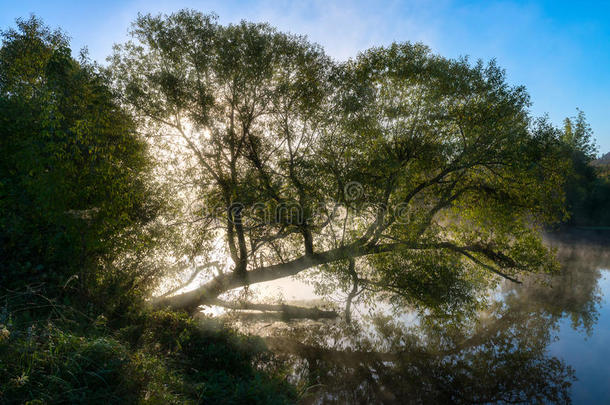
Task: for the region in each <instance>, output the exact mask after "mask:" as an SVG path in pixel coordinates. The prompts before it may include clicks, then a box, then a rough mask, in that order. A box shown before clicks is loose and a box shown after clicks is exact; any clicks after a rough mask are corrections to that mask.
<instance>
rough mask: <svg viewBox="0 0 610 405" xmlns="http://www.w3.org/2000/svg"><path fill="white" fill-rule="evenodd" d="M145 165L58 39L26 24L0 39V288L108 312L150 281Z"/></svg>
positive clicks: (104, 94)
mask: <svg viewBox="0 0 610 405" xmlns="http://www.w3.org/2000/svg"><path fill="white" fill-rule="evenodd" d="M147 153H148V152H147V144H146V143H145V142H144V141H143V139H142V138H141V137H140V136H139V135H138V134H137V133H136V130H135V126H134V122H133V120H132V119H131V117H130V116H129V115H128V114H127V113H126V112H125V111H124V110H123V109H122V108H121V107H120V106H119V105H118V103H117V102H116V97H115V95H114V94H113V93H112V91H111V90H110V88H109V87H108V81H107V78H105V77H104V76H103V75H102V74H100V73H99V72H98V71H97V69H96V67H95V66H93V65H91V64H90V63H88V62H87V61H86V59H85V58H84V57H82V58H81V60H80V61H76V60H75V59H73V58H72V57H71V51H70V48H69V42H68V39H67V37H66V36H65V35H64V34H63V33H61V32H60V31H51V30H49V29H48V28H47V27H45V26H44V25H43V23H42V22H41V21H40V20H39V19H38V18H36V17H34V16H32V17H31V18H29V19H27V20H21V19H18V20H17V27H16V29H9V30H6V31H4V32H2V47H1V48H0V155H1V156H2V157H1V159H0V229H1V231H0V240H1V242H0V257H1V258H2V259H1V263H2V272H1V273H0V284H1V285H2V286H3V287H7V288H8V287H10V288H23V287H24V286H25V285H28V284H32V283H37V284H40V283H46V284H47V285H48V286H50V287H59V286H63V287H64V289H65V288H66V287H67V286H69V287H78V290H79V291H80V293H82V294H83V295H85V296H88V297H89V298H91V297H94V296H95V297H96V298H97V299H99V302H101V303H103V305H108V306H110V305H118V302H120V301H121V300H122V298H124V294H126V293H127V292H131V291H132V290H133V289H134V288H135V287H136V286H137V285H138V284H140V286H142V285H144V286H145V285H146V284H147V283H150V282H151V280H152V279H154V278H155V277H157V275H158V272H156V270H154V267H153V266H152V264H150V262H149V261H147V260H146V257H147V256H148V255H150V254H151V252H152V250H151V248H152V246H153V245H154V243H153V242H154V240H155V238H156V237H157V236H156V235H157V231H156V230H155V229H156V228H155V223H156V222H155V219H156V218H157V215H158V213H159V212H160V210H161V208H162V207H163V204H162V202H161V200H160V198H158V197H156V196H155V194H153V192H155V189H154V184H153V183H152V182H151V174H150V169H151V163H150V159H149V157H148V154H147ZM134 259H135V260H134ZM142 290H146V288H145V287H142ZM109 296H113V297H114V298H117V301H118V302H117V301H112V302H111V301H110V300H108V299H107V298H108V297H109Z"/></svg>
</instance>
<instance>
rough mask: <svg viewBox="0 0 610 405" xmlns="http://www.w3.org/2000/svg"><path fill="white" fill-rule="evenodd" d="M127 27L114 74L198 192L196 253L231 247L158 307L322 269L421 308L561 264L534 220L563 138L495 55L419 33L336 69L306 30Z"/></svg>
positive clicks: (181, 24) (547, 205)
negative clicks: (535, 111) (195, 282)
mask: <svg viewBox="0 0 610 405" xmlns="http://www.w3.org/2000/svg"><path fill="white" fill-rule="evenodd" d="M131 35H132V38H133V39H132V41H130V42H127V43H126V44H124V45H121V46H117V47H116V49H115V53H114V55H113V56H112V57H111V59H110V60H111V63H112V64H111V69H112V72H113V74H114V76H113V77H114V83H115V86H116V88H117V90H118V91H119V92H120V93H121V94H122V95H123V97H124V102H125V104H126V105H127V106H128V108H130V110H131V111H132V112H133V113H134V114H135V115H136V116H137V117H138V119H139V122H140V124H141V125H143V128H146V130H147V132H148V133H149V136H150V139H151V144H152V145H154V146H153V147H154V148H157V150H158V152H157V154H158V155H160V156H165V157H166V158H167V159H166V165H165V166H164V169H165V170H164V175H165V176H166V179H167V181H168V182H169V183H170V184H172V185H173V187H175V188H176V195H179V196H181V198H183V199H184V200H185V201H188V204H185V206H186V207H188V209H185V210H184V213H185V214H184V215H185V218H184V221H183V222H182V223H183V224H187V225H185V227H184V232H185V233H186V234H188V235H190V236H192V238H193V240H197V241H198V242H197V243H196V244H195V243H194V244H192V245H191V248H192V250H191V256H190V257H191V258H192V259H193V260H195V258H198V259H197V260H199V262H197V263H200V260H201V258H202V257H203V258H205V257H206V248H205V246H206V243H207V244H208V245H207V246H209V244H211V243H216V244H217V245H218V244H222V247H223V248H222V251H223V252H225V253H226V255H227V256H228V257H229V258H230V260H229V263H228V265H227V266H225V268H224V271H223V269H218V273H217V274H213V273H212V275H213V278H211V280H210V281H208V282H207V283H205V284H203V285H201V286H200V287H198V288H197V289H195V290H193V291H190V292H188V293H183V294H177V295H174V296H172V297H169V298H165V299H163V300H161V302H160V304H161V305H166V304H167V305H171V306H174V307H177V308H187V309H194V308H195V307H197V306H198V305H199V304H202V303H206V302H209V300H210V299H213V298H215V297H216V296H218V295H219V294H221V293H223V292H225V291H227V290H230V289H233V288H236V287H240V286H244V285H249V284H253V283H258V282H262V281H268V280H273V279H277V278H280V277H286V276H291V275H295V274H297V273H299V272H301V271H303V270H306V269H311V268H317V269H319V270H321V271H322V273H323V274H324V275H325V276H327V277H328V278H329V280H334V281H336V282H337V283H338V284H339V286H340V287H341V288H344V289H347V290H349V289H350V288H352V287H354V284H355V285H356V287H355V288H356V289H358V288H366V289H367V290H369V291H375V290H377V291H383V292H386V293H389V294H390V296H391V297H393V298H396V299H399V300H407V301H409V302H411V303H414V304H418V303H425V302H436V301H443V299H444V298H446V297H448V296H453V297H458V298H459V297H461V298H467V297H469V296H470V294H471V292H472V291H471V289H472V285H473V284H476V283H473V280H478V279H479V280H480V279H481V277H483V279H486V277H485V274H487V273H489V274H495V275H500V276H502V277H504V278H507V279H511V280H516V279H517V278H518V274H519V273H520V272H527V271H544V270H549V269H552V268H554V265H553V260H552V259H551V256H550V255H549V254H548V252H547V250H546V248H544V247H543V245H542V243H541V240H540V237H539V235H538V226H539V225H540V224H543V223H548V222H552V221H554V220H557V219H559V218H561V216H562V214H563V213H562V204H563V195H562V193H561V192H560V191H559V190H561V189H562V182H563V175H562V170H564V169H565V168H566V167H567V166H565V164H564V162H565V159H562V158H561V157H560V154H559V153H558V151H557V148H556V142H557V138H558V133H557V130H555V129H554V128H552V127H551V126H550V125H549V124H547V123H546V122H544V121H535V120H533V119H532V118H531V117H530V115H529V112H528V105H529V98H528V95H527V93H526V91H525V89H524V88H523V87H514V86H510V85H508V84H507V82H506V79H505V75H504V72H503V70H502V69H500V68H499V67H498V66H497V65H496V64H495V62H493V61H492V62H490V63H488V64H483V63H482V62H477V63H475V64H472V63H470V62H469V61H468V60H467V59H459V60H453V59H447V58H444V57H441V56H439V55H435V54H433V53H432V52H431V51H430V49H429V48H427V47H425V46H424V45H421V44H411V43H395V44H392V45H390V46H388V47H380V48H372V49H370V50H368V51H366V52H363V53H361V54H359V55H358V56H356V57H355V58H353V59H350V60H348V61H345V62H337V61H333V60H332V59H331V58H329V57H328V56H326V55H325V53H324V51H323V50H322V49H321V48H320V47H319V46H317V45H315V44H312V43H310V42H308V41H307V40H306V38H304V37H300V36H295V35H290V34H285V33H282V32H278V31H277V30H275V29H273V28H272V27H270V26H268V25H266V24H253V23H248V22H241V23H239V24H234V25H233V24H232V25H227V26H223V25H220V24H218V23H217V21H216V18H215V17H214V16H212V15H204V14H201V13H198V12H194V11H188V10H186V11H181V12H178V13H175V14H171V15H169V16H152V15H144V16H140V17H139V18H138V19H137V21H136V22H135V23H134V25H133V29H132V31H131ZM197 247H199V249H198V248H197ZM191 268H195V269H199V270H201V269H204V268H206V269H209V267H206V266H205V265H203V266H201V265H198V266H194V267H191ZM199 270H196V271H199ZM329 282H330V281H329Z"/></svg>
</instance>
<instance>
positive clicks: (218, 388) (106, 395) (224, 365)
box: [0, 311, 296, 404]
mask: <svg viewBox="0 0 610 405" xmlns="http://www.w3.org/2000/svg"><path fill="white" fill-rule="evenodd" d="M5 318H7V317H6V316H5ZM4 322H5V324H4V325H2V326H0V403H2V404H17V403H19V404H21V403H30V404H58V403H87V404H102V403H104V404H115V403H125V404H127V403H128V404H138V403H141V404H183V403H193V404H195V403H200V404H217V403H223V404H285V403H294V402H296V392H295V390H294V388H293V387H292V386H291V385H289V384H288V383H287V382H286V375H287V372H286V370H284V369H283V368H282V365H281V364H279V363H276V362H275V360H274V358H273V356H272V355H271V353H269V352H268V351H267V349H266V347H265V346H264V344H263V343H262V341H261V340H259V339H255V338H250V337H245V336H243V335H239V334H237V333H235V332H233V331H231V330H229V329H227V328H226V327H224V326H223V325H220V324H216V323H214V322H212V321H209V322H206V323H205V324H204V325H203V326H202V325H200V324H197V323H196V322H195V321H193V320H192V319H191V318H190V317H188V316H187V315H186V314H180V313H174V312H170V311H161V312H142V313H139V314H137V315H132V316H130V317H126V319H123V320H122V322H123V324H124V325H125V324H129V326H123V327H115V328H111V327H108V326H107V323H106V322H105V320H104V319H103V318H98V320H97V321H96V322H91V323H90V324H89V325H83V324H82V323H80V324H75V325H71V326H70V323H69V322H68V323H65V322H45V321H42V320H38V321H33V322H26V323H23V322H21V323H20V322H19V319H18V318H14V317H9V318H8V322H7V320H6V319H5V320H4ZM85 330H86V331H88V332H85V333H83V332H82V331H85Z"/></svg>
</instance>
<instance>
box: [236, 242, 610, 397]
mask: <svg viewBox="0 0 610 405" xmlns="http://www.w3.org/2000/svg"><path fill="white" fill-rule="evenodd" d="M547 240H548V243H549V245H551V246H552V247H554V248H556V249H557V255H558V258H559V261H560V263H561V272H560V273H559V274H556V275H553V276H551V277H527V278H523V279H522V281H523V284H515V283H512V282H508V281H507V282H502V283H500V284H499V285H497V286H495V288H494V289H493V290H490V291H488V292H487V294H486V296H487V297H488V299H487V300H484V301H481V302H478V303H477V305H476V306H475V307H471V306H469V307H468V308H459V306H458V307H457V308H452V309H451V311H450V312H446V311H445V312H442V311H441V312H438V311H436V312H435V311H427V310H421V309H420V310H414V309H409V308H403V309H402V310H401V311H395V310H390V306H389V305H387V304H385V303H384V302H383V301H382V300H380V301H379V302H377V303H375V304H376V305H371V303H370V302H369V303H360V304H357V305H356V308H355V310H354V314H355V316H354V320H353V321H352V323H351V324H349V325H348V324H347V323H346V322H345V321H344V319H343V317H341V318H339V319H337V320H325V321H292V322H280V321H279V320H277V319H275V320H274V319H264V316H263V319H258V318H257V319H256V320H255V321H240V322H238V325H239V326H240V328H241V329H242V330H243V331H246V332H248V333H253V334H257V335H260V336H263V337H264V338H265V339H266V340H267V343H268V345H269V347H271V348H272V350H274V351H275V353H276V356H277V359H279V360H280V361H281V363H282V364H289V365H290V368H289V373H288V374H289V375H288V378H289V379H290V380H291V381H292V382H293V383H295V384H297V386H298V387H299V389H300V390H301V392H302V393H303V400H302V402H303V403H304V404H318V403H320V404H321V403H337V404H343V403H346V404H358V403H362V404H365V403H366V404H369V403H400V404H409V403H426V404H427V403H570V402H572V403H575V404H595V403H600V404H602V403H610V345H609V344H608V342H610V277H609V276H610V273H609V272H608V269H610V249H609V248H608V247H609V246H610V243H608V237H606V236H604V238H603V240H602V239H600V238H598V235H595V234H592V233H578V234H563V235H560V236H554V237H548V238H547ZM254 292H255V293H256V294H258V295H259V296H265V295H267V296H269V295H272V296H277V295H278V294H280V292H281V294H282V296H283V300H284V301H285V302H289V303H291V302H292V303H295V302H296V303H300V304H303V303H304V302H305V303H306V302H308V301H309V302H312V301H313V302H314V303H316V304H317V305H320V303H321V302H322V301H321V297H319V296H317V295H316V294H315V292H314V289H313V287H312V286H311V285H310V284H309V283H307V282H305V281H304V280H303V278H301V279H300V280H292V279H291V280H281V281H277V282H274V283H269V284H267V285H264V286H262V287H256V288H255V289H254ZM276 298H277V297H276ZM331 298H332V299H334V300H335V301H340V300H341V296H334V297H332V296H331ZM335 305H336V306H335V307H336V309H337V310H340V308H341V307H340V306H338V305H337V304H335ZM371 308H373V309H371ZM228 316H231V315H228ZM238 319H241V318H238Z"/></svg>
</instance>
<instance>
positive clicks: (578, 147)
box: [561, 110, 610, 227]
mask: <svg viewBox="0 0 610 405" xmlns="http://www.w3.org/2000/svg"><path fill="white" fill-rule="evenodd" d="M561 139H562V140H563V142H564V144H565V148H566V153H568V154H569V156H570V157H571V161H572V169H573V170H572V173H571V174H570V175H568V176H567V179H566V190H565V192H566V207H567V210H568V212H569V218H568V219H567V221H566V222H565V224H564V225H567V226H585V227H608V226H610V210H609V209H608V208H610V153H606V154H605V155H603V156H602V157H600V158H599V159H596V153H597V149H596V146H595V144H594V142H593V140H592V130H591V127H590V126H589V124H588V123H587V121H586V119H585V115H584V113H583V112H582V111H580V110H579V111H578V114H577V115H576V116H575V117H571V118H566V119H565V120H564V127H563V134H562V137H561Z"/></svg>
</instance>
